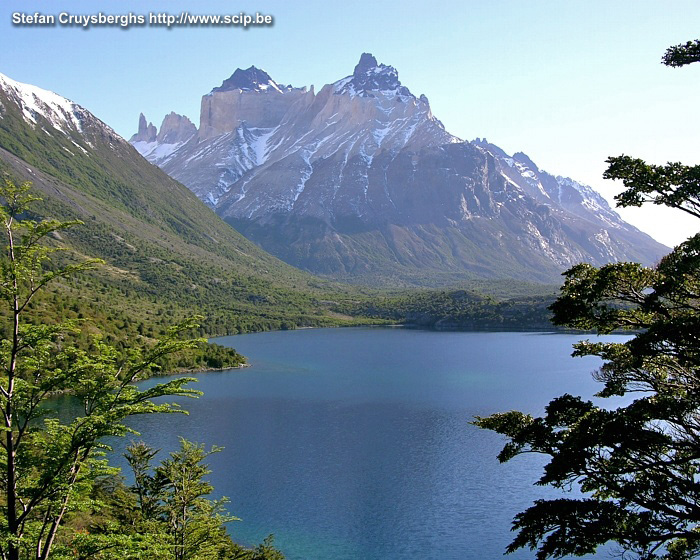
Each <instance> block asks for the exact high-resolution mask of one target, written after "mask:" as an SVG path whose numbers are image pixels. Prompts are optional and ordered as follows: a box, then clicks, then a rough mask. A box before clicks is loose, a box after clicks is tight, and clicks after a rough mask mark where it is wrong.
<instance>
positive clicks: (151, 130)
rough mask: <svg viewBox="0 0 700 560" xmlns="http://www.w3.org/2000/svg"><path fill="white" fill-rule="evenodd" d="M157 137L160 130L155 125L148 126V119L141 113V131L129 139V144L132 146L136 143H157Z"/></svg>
mask: <svg viewBox="0 0 700 560" xmlns="http://www.w3.org/2000/svg"><path fill="white" fill-rule="evenodd" d="M157 135H158V129H157V128H156V127H155V126H154V125H153V123H150V122H149V123H148V124H146V117H145V116H144V115H143V113H141V114H140V115H139V131H138V132H137V133H136V134H134V135H133V136H132V137H131V138H130V139H129V142H130V143H131V144H133V143H134V142H155V141H156V137H157Z"/></svg>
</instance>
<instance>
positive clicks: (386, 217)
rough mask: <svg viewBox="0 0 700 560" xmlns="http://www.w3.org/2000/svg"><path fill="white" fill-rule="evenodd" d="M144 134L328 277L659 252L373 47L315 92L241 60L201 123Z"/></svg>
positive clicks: (542, 267) (648, 256) (255, 233)
mask: <svg viewBox="0 0 700 560" xmlns="http://www.w3.org/2000/svg"><path fill="white" fill-rule="evenodd" d="M182 118H184V117H178V118H177V119H175V118H174V117H171V118H170V121H171V122H169V123H165V122H164V125H163V126H162V127H161V130H160V132H159V133H158V135H160V134H161V133H163V130H165V131H166V133H167V132H168V131H169V130H170V129H171V128H172V127H173V126H174V125H173V123H175V122H176V120H179V119H182ZM188 122H189V121H188ZM144 124H145V120H144ZM152 132H153V131H151V134H150V137H149V138H147V139H148V140H149V142H144V140H145V138H141V139H138V138H137V139H132V140H133V141H134V145H135V146H136V147H137V148H138V149H139V151H141V153H142V154H144V155H145V156H146V157H147V158H149V159H150V160H151V161H153V162H154V163H156V164H157V165H159V166H160V167H161V168H162V169H163V170H165V171H166V172H167V173H168V174H170V175H171V176H173V177H175V178H176V179H178V180H180V181H182V182H183V183H184V184H185V185H187V186H188V187H189V188H190V189H192V191H193V192H195V193H196V194H197V196H199V197H200V198H201V199H202V200H204V201H206V202H207V203H208V204H209V205H210V206H212V207H214V208H215V209H216V211H217V213H218V214H219V215H221V216H222V217H223V218H224V219H226V220H227V221H228V222H229V223H231V224H232V225H233V226H234V227H235V228H236V229H238V230H239V231H240V232H242V233H243V234H244V235H245V236H246V237H248V238H249V239H252V240H253V241H255V242H256V243H258V244H259V245H261V246H262V247H263V248H265V249H266V250H268V251H270V252H271V253H273V254H275V255H276V256H278V257H280V258H282V259H283V260H285V261H286V262H288V263H291V264H294V265H295V266H298V267H301V268H304V269H306V270H309V271H312V272H314V273H320V274H324V275H327V276H331V277H334V278H340V279H344V280H352V281H362V282H372V283H382V284H396V283H400V282H404V283H412V284H423V285H439V284H449V283H453V282H455V281H456V280H462V281H463V280H465V279H470V278H471V279H475V278H492V279H493V278H516V279H521V280H528V281H538V282H556V281H558V275H559V273H560V272H561V271H562V270H564V269H566V268H567V267H569V266H571V265H572V264H574V263H576V262H580V261H586V262H591V263H594V264H597V265H600V264H603V263H606V262H610V261H615V260H638V261H641V262H643V263H645V264H650V263H652V262H654V261H656V260H657V259H658V258H659V257H660V256H662V255H663V254H665V252H666V251H667V248H666V247H664V246H662V245H660V244H659V243H656V242H655V241H654V240H653V239H651V238H650V237H649V236H647V235H645V234H643V233H642V232H640V231H639V230H637V229H636V228H634V227H632V226H630V225H629V224H626V223H625V222H624V221H622V220H621V218H620V217H619V216H618V215H617V214H616V213H615V212H614V211H613V210H612V209H610V207H609V206H608V204H607V203H606V202H605V200H604V199H603V198H602V197H601V196H600V195H598V194H597V193H595V192H594V191H593V190H592V189H590V187H587V186H584V185H581V184H579V183H577V182H576V181H573V180H571V179H568V178H563V177H553V176H552V175H550V174H548V173H546V172H544V171H542V170H540V169H538V167H537V166H536V165H535V164H534V163H533V162H532V161H531V160H530V159H529V158H528V157H527V156H526V155H525V154H514V155H513V156H509V155H508V154H506V153H505V152H503V150H501V149H500V148H498V147H497V146H494V145H492V144H489V143H488V142H486V141H482V140H479V139H477V140H475V141H473V142H464V141H462V140H460V139H458V138H456V137H455V136H453V135H451V134H449V133H448V132H447V131H446V130H445V128H444V126H443V125H442V123H441V122H440V121H439V120H437V119H436V118H435V117H434V116H433V115H432V112H431V110H430V105H429V102H428V100H427V98H426V97H425V96H422V95H421V96H419V97H416V96H415V95H413V94H412V93H411V92H410V91H409V89H408V88H406V87H405V86H404V85H402V84H401V82H400V81H399V79H398V72H397V71H396V70H395V69H394V68H393V67H391V66H387V65H384V64H379V63H378V62H377V60H376V59H375V58H374V57H373V56H372V55H370V54H367V53H365V54H363V55H362V57H361V58H360V61H359V63H358V64H357V66H356V67H355V69H354V71H353V73H352V75H350V76H347V77H346V78H343V79H341V80H338V81H337V82H335V83H333V84H329V85H326V86H324V87H323V88H321V90H320V91H319V92H318V93H317V94H316V93H315V92H314V90H313V88H311V89H310V90H306V89H305V88H293V87H292V86H283V87H280V86H279V85H278V84H276V82H274V81H273V80H272V78H270V76H269V75H268V74H266V73H265V72H263V71H261V70H258V69H257V68H255V67H251V68H249V69H248V70H240V69H239V70H237V71H236V72H235V73H234V75H233V76H232V77H231V78H229V79H228V80H226V81H225V82H224V84H222V86H221V87H219V88H214V89H213V90H212V91H211V92H210V93H209V94H207V95H205V96H204V97H203V98H202V110H201V113H200V127H199V129H198V130H194V129H193V128H192V127H187V133H186V134H183V135H180V136H179V137H178V138H179V141H178V142H177V143H170V144H166V143H164V142H160V141H158V139H157V137H156V138H155V139H154V138H153V134H152ZM139 134H141V131H140V132H139ZM185 136H186V138H185Z"/></svg>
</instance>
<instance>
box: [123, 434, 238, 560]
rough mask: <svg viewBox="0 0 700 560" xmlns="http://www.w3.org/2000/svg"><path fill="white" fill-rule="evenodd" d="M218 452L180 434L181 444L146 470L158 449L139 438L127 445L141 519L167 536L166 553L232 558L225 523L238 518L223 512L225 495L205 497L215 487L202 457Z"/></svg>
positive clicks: (182, 557) (177, 558) (178, 559)
mask: <svg viewBox="0 0 700 560" xmlns="http://www.w3.org/2000/svg"><path fill="white" fill-rule="evenodd" d="M218 451H221V448H219V447H212V448H211V450H210V451H206V450H205V448H204V446H203V445H200V444H196V443H192V442H190V441H187V440H185V439H182V438H180V449H179V450H178V451H174V452H172V453H171V454H170V457H169V458H168V459H165V460H164V461H163V462H162V463H161V464H160V465H159V466H157V467H156V468H155V471H154V474H150V471H151V460H152V459H153V457H154V456H155V455H156V454H157V450H153V449H151V448H150V447H149V446H148V445H146V444H145V443H143V442H139V443H135V444H132V445H130V446H129V447H128V448H127V453H126V459H127V461H128V462H129V464H130V465H131V468H132V470H133V473H134V490H135V491H136V493H137V495H138V496H139V503H140V504H141V507H140V511H141V513H142V517H143V521H144V522H146V523H149V522H153V521H155V522H156V526H155V528H156V530H160V531H162V533H163V534H164V535H165V536H167V538H168V542H169V543H170V546H171V550H172V553H171V554H170V555H169V557H170V558H173V559H174V560H208V559H210V558H230V557H232V555H230V554H229V553H230V552H231V549H232V545H233V543H232V542H231V540H230V538H229V537H228V535H227V533H226V528H225V524H226V523H229V522H231V521H238V518H237V517H233V516H231V515H228V514H226V512H225V509H224V506H225V504H226V503H227V501H228V500H227V499H226V498H222V499H220V500H211V499H209V498H208V496H209V495H210V494H211V493H212V491H213V490H214V488H213V486H212V485H211V484H210V483H209V482H207V481H206V480H205V478H204V477H205V476H206V475H208V474H209V473H210V472H211V471H210V470H209V469H208V468H207V466H206V465H205V464H204V461H205V460H206V459H207V457H209V456H210V455H211V454H212V453H217V452H218ZM144 504H146V505H147V506H148V507H146V508H144V507H143V505H144Z"/></svg>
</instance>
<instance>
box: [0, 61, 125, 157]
mask: <svg viewBox="0 0 700 560" xmlns="http://www.w3.org/2000/svg"><path fill="white" fill-rule="evenodd" d="M10 105H12V108H13V110H16V111H18V112H19V115H21V119H22V120H23V121H24V122H25V123H27V124H28V125H29V126H30V127H31V128H32V129H33V130H35V131H37V132H40V133H41V134H43V135H46V136H49V137H50V136H52V133H53V134H55V133H56V132H58V133H59V135H61V136H63V137H64V138H63V141H64V144H67V145H64V146H63V150H64V151H65V152H66V154H68V155H74V153H75V150H79V151H80V152H82V153H83V154H84V155H87V156H90V154H91V153H92V152H93V151H94V150H95V146H96V145H97V144H100V145H107V146H109V148H110V149H111V150H130V146H129V145H128V143H127V142H126V140H124V139H123V138H122V137H121V136H119V135H118V134H117V133H116V132H115V131H114V130H112V128H111V127H109V126H108V125H107V124H105V123H104V122H102V121H101V120H100V119H98V118H97V117H95V115H93V114H92V113H91V112H90V111H88V110H87V109H85V108H83V107H81V106H80V105H78V104H77V103H74V102H73V101H70V100H68V99H66V98H65V97H61V96H60V95H58V94H56V93H54V92H52V91H49V90H45V89H42V88H40V87H37V86H34V85H31V84H24V83H22V82H18V81H16V80H13V79H11V78H9V77H7V76H5V75H4V74H0V119H3V118H5V117H6V115H7V112H8V111H9V110H10ZM50 131H51V132H50Z"/></svg>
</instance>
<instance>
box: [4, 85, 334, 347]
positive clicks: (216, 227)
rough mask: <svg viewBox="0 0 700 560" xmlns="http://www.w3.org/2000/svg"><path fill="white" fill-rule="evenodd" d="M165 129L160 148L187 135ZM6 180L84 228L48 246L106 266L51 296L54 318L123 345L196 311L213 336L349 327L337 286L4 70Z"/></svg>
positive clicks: (176, 126) (43, 211)
mask: <svg viewBox="0 0 700 560" xmlns="http://www.w3.org/2000/svg"><path fill="white" fill-rule="evenodd" d="M190 124H191V123H190ZM143 125H144V126H143V127H142V130H141V131H140V134H141V135H142V137H146V139H148V138H149V137H151V136H153V133H154V130H153V128H154V127H149V126H148V125H147V124H146V123H145V119H144V120H143ZM166 125H167V126H165V127H161V130H160V132H159V133H157V135H156V136H155V137H156V138H159V139H161V141H162V142H177V141H179V139H180V138H181V136H180V135H181V134H187V131H188V124H187V121H184V120H182V119H179V118H177V117H170V118H166ZM149 129H150V130H149ZM149 135H150V136H149ZM161 145H162V144H161ZM3 176H4V177H9V178H11V179H12V180H14V181H15V182H21V181H25V180H28V181H31V182H32V183H33V186H34V189H35V190H36V191H37V192H38V194H39V195H40V196H41V197H42V198H43V201H42V202H41V203H40V205H39V206H37V207H36V211H37V212H38V214H39V215H40V216H49V217H55V218H58V219H63V220H67V219H80V220H82V221H83V222H85V224H84V225H82V226H79V227H75V228H72V229H70V230H68V231H65V232H61V233H60V235H57V236H56V238H55V239H54V242H55V243H57V244H59V245H62V246H64V247H65V248H66V249H68V250H69V254H71V255H73V256H77V257H80V256H82V255H88V256H95V257H101V258H103V259H105V260H106V261H107V264H106V266H103V267H100V268H99V269H98V270H96V271H95V272H94V273H93V274H91V275H86V276H84V277H81V279H80V281H79V285H78V286H77V287H75V286H70V285H61V289H62V290H63V291H62V292H61V293H62V297H61V298H58V296H56V297H54V296H50V299H51V298H53V299H51V302H49V303H50V304H51V305H54V306H55V309H54V315H56V314H60V316H62V317H65V318H67V317H78V316H81V315H82V316H86V317H91V318H98V319H100V323H101V324H103V325H111V327H110V328H112V331H110V334H111V335H114V336H127V337H128V336H131V335H137V334H139V335H141V334H143V335H153V336H156V335H157V334H158V332H162V330H163V329H165V328H166V327H167V326H170V325H172V324H173V323H175V322H177V321H178V320H180V319H182V318H183V317H185V316H191V315H194V314H196V313H198V314H203V315H206V319H205V320H204V323H203V331H202V332H203V333H206V334H210V335H214V334H226V333H235V332H239V331H249V330H263V329H270V328H286V327H289V328H292V327H295V326H303V325H308V326H317V325H336V324H347V323H348V319H347V318H345V319H344V318H339V317H338V316H337V315H336V314H333V313H332V312H331V311H329V308H328V304H327V303H323V302H324V301H327V300H330V299H333V296H334V294H339V293H341V292H342V290H340V289H339V288H338V287H337V286H334V285H331V284H329V283H327V282H322V281H319V280H318V279H316V278H313V277H312V276H310V275H308V274H306V273H303V272H301V271H299V270H296V269H294V268H292V267H291V266H289V265H287V264H285V263H283V262H281V261H279V260H278V259H276V258H274V257H272V256H270V255H269V254H267V253H265V252H264V251H262V250H261V249H260V248H259V247H257V246H256V245H255V244H253V243H251V242H250V241H248V240H247V239H245V238H244V237H243V236H241V235H240V234H238V233H237V232H236V231H234V230H233V229H232V228H231V227H230V226H228V225H227V224H226V223H224V222H223V221H222V220H221V219H220V218H219V217H217V216H216V214H214V212H212V211H211V210H210V209H209V208H207V207H206V206H205V205H204V204H203V203H202V202H201V201H200V200H198V199H197V197H196V196H194V195H193V194H192V193H191V192H190V191H189V190H188V189H187V188H186V187H184V186H183V185H182V184H180V183H178V182H177V181H175V180H173V179H172V178H170V177H169V176H168V175H166V174H165V173H163V172H162V171H161V170H160V169H159V168H158V167H156V166H154V165H151V164H150V163H148V162H147V161H146V160H145V159H143V158H142V157H141V156H140V155H139V153H138V152H137V151H136V150H135V149H134V148H133V147H132V146H130V145H129V143H127V142H126V141H125V140H124V139H122V138H121V137H120V136H119V135H118V134H116V133H115V132H114V131H113V130H112V129H111V128H110V127H109V126H107V125H106V124H105V123H103V122H102V121H101V120H99V119H98V118H97V117H95V116H94V115H92V114H91V113H90V112H89V111H87V110H86V109H84V108H83V107H81V106H79V105H77V104H75V103H73V102H71V101H69V100H67V99H64V98H63V97H60V96H59V95H57V94H55V93H52V92H49V91H46V90H43V89H40V88H37V87H35V86H31V85H27V84H22V83H19V82H16V81H14V80H11V79H10V78H8V77H6V76H4V75H1V74H0V178H2V177H3ZM66 302H69V303H66ZM47 305H48V303H47ZM56 309H58V311H56Z"/></svg>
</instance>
